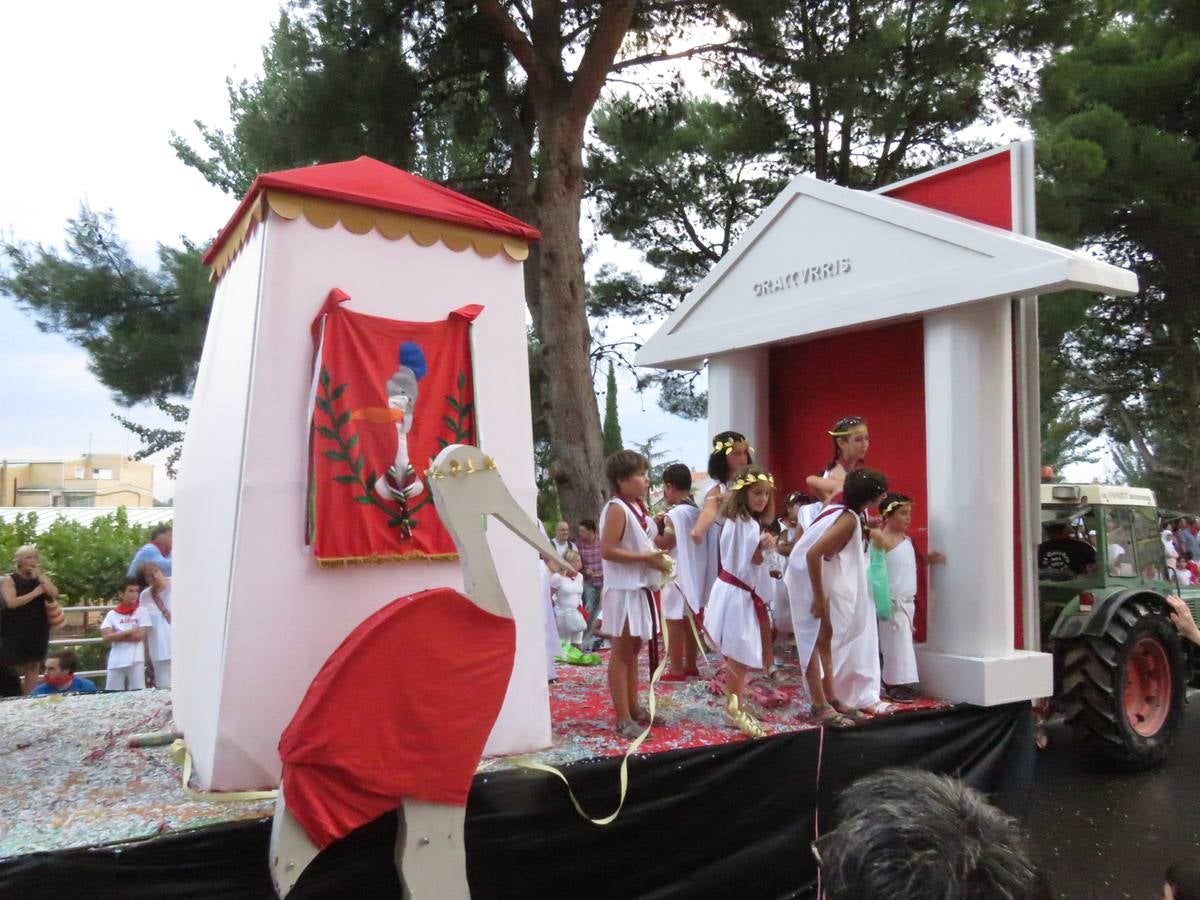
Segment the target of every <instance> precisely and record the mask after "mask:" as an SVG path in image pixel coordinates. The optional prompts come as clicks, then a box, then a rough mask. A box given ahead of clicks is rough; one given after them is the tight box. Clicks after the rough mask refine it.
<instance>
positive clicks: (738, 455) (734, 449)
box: [692, 431, 754, 544]
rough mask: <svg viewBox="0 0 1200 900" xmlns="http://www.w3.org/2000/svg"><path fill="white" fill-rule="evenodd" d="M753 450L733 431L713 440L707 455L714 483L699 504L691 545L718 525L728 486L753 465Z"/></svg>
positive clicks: (701, 539)
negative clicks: (710, 450) (736, 476)
mask: <svg viewBox="0 0 1200 900" xmlns="http://www.w3.org/2000/svg"><path fill="white" fill-rule="evenodd" d="M753 453H754V448H753V447H751V446H750V445H749V444H748V443H747V442H746V436H745V435H744V434H741V433H740V432H737V431H722V432H721V433H720V434H718V435H717V436H716V437H715V438H713V449H712V453H710V454H709V455H708V477H709V478H711V479H712V480H713V481H714V482H716V483H715V484H713V485H712V487H710V488H709V489H708V491H707V492H706V493H705V494H704V502H703V503H701V504H700V518H699V519H697V520H696V524H695V525H693V526H692V542H693V543H695V544H699V543H701V542H703V540H704V538H705V535H706V534H707V533H708V529H709V528H710V527H711V526H712V524H713V523H714V522H719V519H720V513H721V504H722V503H724V502H725V500H726V495H727V492H728V490H729V483H730V481H732V480H733V478H734V476H735V475H736V474H737V473H738V472H740V471H741V470H742V469H743V468H744V467H746V466H748V465H750V464H751V463H753V462H754V459H753Z"/></svg>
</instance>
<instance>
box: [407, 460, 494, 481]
mask: <svg viewBox="0 0 1200 900" xmlns="http://www.w3.org/2000/svg"><path fill="white" fill-rule="evenodd" d="M495 470H496V461H495V460H494V459H492V458H491V457H490V456H485V457H484V458H483V462H482V465H480V466H478V467H477V466H476V465H475V460H473V459H472V458H471V457H469V456H468V457H467V461H466V462H465V463H460V462H459V461H458V460H457V459H452V460H450V462H449V463H447V465H446V468H445V469H442V468H440V467H439V466H435V465H434V464H433V460H432V459H431V460H429V468H428V469H426V470H425V477H426V478H447V477H449V478H457V477H458V476H459V475H474V474H475V473H476V472H493V471H495Z"/></svg>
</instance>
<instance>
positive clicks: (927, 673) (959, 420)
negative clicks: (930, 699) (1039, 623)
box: [918, 299, 1052, 705]
mask: <svg viewBox="0 0 1200 900" xmlns="http://www.w3.org/2000/svg"><path fill="white" fill-rule="evenodd" d="M1012 367H1013V360H1012V314H1011V305H1010V301H1009V300H1008V299H998V300H989V301H986V302H983V303H974V304H971V305H969V306H962V307H958V308H956V309H950V310H944V311H939V312H935V313H931V314H929V315H927V316H926V317H925V448H926V449H925V452H926V467H927V473H926V488H927V495H928V504H929V546H930V547H931V548H933V549H936V550H940V551H941V552H943V553H945V554H946V558H947V561H946V564H945V565H943V566H936V567H934V569H933V571H932V572H931V577H930V590H929V618H928V622H929V625H928V643H926V644H925V645H923V646H922V647H920V648H919V650H918V668H919V671H920V676H921V685H922V687H923V688H924V689H925V690H927V691H929V692H931V693H933V694H935V695H937V696H941V697H946V698H948V699H952V700H959V701H967V702H971V703H978V704H982V705H992V704H996V703H1007V702H1011V701H1014V700H1025V699H1031V698H1034V697H1039V696H1046V695H1048V694H1049V693H1050V692H1051V689H1052V663H1051V657H1050V656H1048V655H1047V654H1044V653H1031V652H1028V651H1014V649H1013V627H1014V621H1015V616H1014V611H1013V606H1014V603H1015V596H1016V595H1015V590H1014V573H1013V563H1014V559H1015V557H1014V553H1015V548H1014V545H1013V526H1014V517H1015V500H1016V496H1015V493H1014V478H1015V475H1016V470H1015V466H1014V460H1013V368H1012Z"/></svg>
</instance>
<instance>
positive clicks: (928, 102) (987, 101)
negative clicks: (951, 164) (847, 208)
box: [726, 0, 1098, 187]
mask: <svg viewBox="0 0 1200 900" xmlns="http://www.w3.org/2000/svg"><path fill="white" fill-rule="evenodd" d="M1097 6H1098V4H1097V3H1096V2H1089V0H1034V2H1022V0H945V2H938V3H920V2H917V0H899V2H898V0H859V2H843V0H754V2H752V3H750V2H742V3H738V4H736V5H735V7H734V8H735V10H736V12H737V13H738V14H739V16H741V19H740V21H739V23H738V24H737V25H736V26H735V27H734V29H733V32H734V36H735V38H736V39H737V41H738V42H739V44H740V45H741V46H743V47H745V48H746V49H747V50H748V51H750V52H747V53H744V54H739V55H737V56H735V57H734V61H733V64H732V65H731V67H730V70H729V72H728V74H727V76H726V82H727V84H728V85H729V88H730V90H731V92H732V94H733V96H734V97H735V98H737V99H739V100H740V101H742V102H752V103H755V104H761V105H762V106H764V107H765V108H767V109H768V110H771V111H772V112H773V113H774V114H775V115H776V116H778V118H779V120H780V123H781V126H782V127H783V128H784V129H785V130H786V133H787V135H788V137H787V140H786V141H785V142H784V144H783V152H784V153H785V154H786V156H787V158H788V159H789V161H790V162H791V163H792V165H793V166H794V167H795V169H796V170H797V171H803V172H811V173H812V174H813V175H815V176H816V177H817V178H820V179H823V180H830V181H835V182H837V183H838V184H847V185H863V186H876V187H877V186H880V185H884V184H887V183H888V182H890V181H893V180H895V179H897V178H899V177H902V176H904V175H905V174H908V173H910V172H912V171H915V170H918V169H921V168H925V167H927V166H929V165H933V164H935V163H938V162H940V161H942V160H945V159H946V158H948V157H953V156H956V155H962V154H965V153H966V152H968V151H970V150H973V149H974V148H975V143H974V142H973V141H972V140H971V139H970V138H969V137H967V136H966V135H965V134H964V129H965V128H966V127H967V126H969V125H973V124H976V123H980V122H989V121H993V120H996V119H998V118H1000V117H1003V116H1010V115H1012V114H1013V113H1014V112H1017V111H1020V109H1021V108H1022V105H1023V103H1024V101H1025V99H1026V97H1027V95H1028V93H1029V90H1030V88H1031V84H1030V78H1031V74H1032V72H1033V71H1035V69H1036V65H1037V63H1038V62H1040V61H1041V60H1042V59H1043V58H1044V56H1045V55H1046V54H1047V53H1048V52H1049V51H1051V50H1053V49H1054V48H1057V47H1061V46H1064V45H1066V44H1068V43H1071V42H1073V41H1076V40H1078V39H1080V38H1081V37H1082V36H1083V35H1086V34H1087V33H1088V30H1089V29H1090V28H1091V22H1092V20H1093V18H1094V16H1095V14H1096V9H1097Z"/></svg>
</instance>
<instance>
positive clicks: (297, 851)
mask: <svg viewBox="0 0 1200 900" xmlns="http://www.w3.org/2000/svg"><path fill="white" fill-rule="evenodd" d="M320 852H321V851H320V850H318V849H317V846H316V844H314V843H313V842H312V841H311V840H309V837H308V835H307V834H305V832H304V829H303V828H301V827H300V823H299V822H297V821H296V819H295V817H293V816H292V814H291V813H290V812H288V808H287V803H286V802H285V801H284V799H283V786H282V785H280V787H279V797H278V798H277V799H276V800H275V818H274V819H273V820H272V822H271V881H272V882H274V884H275V892H276V893H277V894H279V896H280V897H286V896H287V895H288V893H289V892H290V891H291V890H292V888H294V887H295V886H296V882H297V881H299V880H300V875H301V874H302V873H303V872H304V870H305V869H307V868H308V864H309V863H310V862H312V861H313V860H314V859H316V857H317V854H318V853H320Z"/></svg>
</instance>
